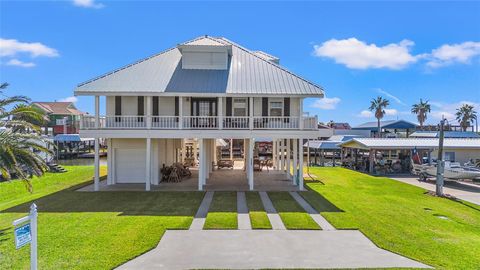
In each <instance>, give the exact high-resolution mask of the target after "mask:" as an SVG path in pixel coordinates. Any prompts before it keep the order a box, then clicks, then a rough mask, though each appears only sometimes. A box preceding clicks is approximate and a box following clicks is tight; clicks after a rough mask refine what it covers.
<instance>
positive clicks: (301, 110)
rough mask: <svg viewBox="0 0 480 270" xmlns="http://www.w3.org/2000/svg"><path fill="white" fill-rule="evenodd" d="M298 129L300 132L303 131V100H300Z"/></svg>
mask: <svg viewBox="0 0 480 270" xmlns="http://www.w3.org/2000/svg"><path fill="white" fill-rule="evenodd" d="M298 111H299V112H298V127H299V129H300V130H302V129H303V98H300V102H299V104H298Z"/></svg>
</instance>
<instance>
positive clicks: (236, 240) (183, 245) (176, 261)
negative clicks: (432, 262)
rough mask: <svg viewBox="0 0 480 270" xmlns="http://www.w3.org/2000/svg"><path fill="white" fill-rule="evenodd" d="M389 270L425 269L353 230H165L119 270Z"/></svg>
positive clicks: (424, 266) (421, 265) (422, 265)
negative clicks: (152, 245)
mask: <svg viewBox="0 0 480 270" xmlns="http://www.w3.org/2000/svg"><path fill="white" fill-rule="evenodd" d="M373 267H375V268H389V267H398V268H400V267H415V268H426V267H428V266H426V265H424V264H421V263H419V262H416V261H413V260H411V259H408V258H405V257H403V256H400V255H397V254H394V253H391V252H388V251H386V250H383V249H380V248H378V247H377V246H375V245H374V244H373V243H372V242H371V241H370V240H369V239H368V238H367V237H365V236H364V235H363V234H362V233H361V232H359V231H355V230H338V231H315V230H311V231H302V230H190V231H181V230H167V231H166V232H165V234H164V236H163V238H162V240H161V241H160V243H159V245H158V246H157V247H156V248H155V249H153V250H151V251H149V252H147V253H145V254H143V255H141V256H139V257H137V258H135V259H133V260H131V261H129V262H127V263H125V264H124V265H121V266H120V267H118V269H169V270H174V269H259V268H282V269H284V268H301V269H304V268H305V269H306V268H373Z"/></svg>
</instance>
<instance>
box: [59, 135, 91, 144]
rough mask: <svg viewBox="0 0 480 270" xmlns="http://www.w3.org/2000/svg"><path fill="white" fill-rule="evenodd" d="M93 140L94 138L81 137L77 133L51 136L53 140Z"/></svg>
mask: <svg viewBox="0 0 480 270" xmlns="http://www.w3.org/2000/svg"><path fill="white" fill-rule="evenodd" d="M94 140H95V138H81V137H80V135H79V134H57V135H55V137H54V138H53V141H55V142H86V141H94Z"/></svg>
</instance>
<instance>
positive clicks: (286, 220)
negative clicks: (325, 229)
mask: <svg viewBox="0 0 480 270" xmlns="http://www.w3.org/2000/svg"><path fill="white" fill-rule="evenodd" d="M268 197H270V200H271V201H272V203H273V206H274V207H275V209H276V210H277V212H278V214H279V215H280V218H281V219H282V221H283V224H285V227H286V228H287V229H289V230H315V229H317V230H318V229H320V227H319V226H318V224H317V223H316V222H315V221H314V220H313V219H312V217H310V215H309V214H308V213H306V212H305V210H304V209H303V208H302V207H301V206H300V205H299V204H298V203H297V202H296V201H295V199H294V198H293V197H292V196H291V195H290V194H289V193H288V192H268Z"/></svg>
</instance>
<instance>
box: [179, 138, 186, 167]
mask: <svg viewBox="0 0 480 270" xmlns="http://www.w3.org/2000/svg"><path fill="white" fill-rule="evenodd" d="M181 140H182V157H181V158H180V162H181V163H182V164H183V163H184V162H185V158H186V157H187V146H186V145H185V139H181Z"/></svg>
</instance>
